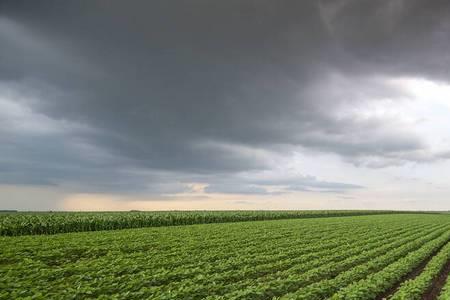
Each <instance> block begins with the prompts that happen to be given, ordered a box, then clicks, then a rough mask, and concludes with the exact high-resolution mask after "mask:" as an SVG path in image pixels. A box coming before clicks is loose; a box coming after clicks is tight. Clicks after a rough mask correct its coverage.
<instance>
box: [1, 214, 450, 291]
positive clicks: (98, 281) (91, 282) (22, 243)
mask: <svg viewBox="0 0 450 300" xmlns="http://www.w3.org/2000/svg"><path fill="white" fill-rule="evenodd" d="M283 213H284V214H285V215H283ZM295 213H297V215H296V217H294V215H295ZM335 213H336V214H337V215H339V216H338V217H332V216H331V212H319V211H316V212H310V215H307V213H306V212H191V213H188V212H178V213H174V214H173V215H172V216H171V215H170V213H168V212H160V213H159V214H160V218H161V219H159V220H166V221H164V222H165V223H162V224H156V225H151V224H150V223H145V222H144V223H145V226H159V227H152V228H138V229H124V230H119V231H118V230H105V229H108V227H107V226H112V227H111V228H126V227H127V226H125V225H120V226H119V225H114V224H130V223H127V222H131V221H130V220H134V219H133V218H137V217H136V216H143V215H146V214H147V215H148V216H150V215H152V214H153V215H158V213H141V212H130V213H100V214H97V213H83V214H80V215H77V214H76V213H67V214H66V213H59V214H55V215H57V216H58V218H56V219H48V218H49V216H50V214H45V213H42V214H31V213H28V214H21V213H19V214H17V215H15V214H4V215H1V216H0V218H2V219H1V220H2V230H3V231H2V232H3V233H6V234H9V235H12V232H13V230H14V228H16V229H17V228H21V229H17V230H18V231H17V235H22V236H3V237H0V255H1V256H0V265H1V267H0V299H16V298H30V299H31V298H36V299H52V298H57V299H85V298H88V299H92V298H100V299H384V298H386V299H450V283H449V282H447V276H448V273H449V271H450V215H448V214H407V213H402V214H400V213H392V212H375V213H376V214H377V215H364V212H361V211H359V212H353V214H354V215H351V214H350V212H349V211H346V212H339V213H340V214H338V212H335ZM381 213H382V214H381ZM183 214H185V218H187V219H185V220H190V221H185V224H192V223H214V222H231V221H233V220H234V221H246V222H234V223H216V224H197V225H189V226H164V225H180V224H179V222H181V221H179V220H180V218H181V219H182V217H181V216H182V215H183ZM301 214H304V215H303V216H301ZM366 214H367V212H366ZM100 216H101V217H100ZM131 216H133V217H131ZM163 216H164V217H163ZM187 216H188V217H187ZM206 216H209V219H208V218H207V217H206ZM232 216H234V219H232ZM252 216H253V217H252ZM256 216H258V217H256ZM263 216H264V217H263ZM276 216H279V217H276ZM280 216H284V217H280ZM312 216H314V217H312ZM324 216H329V217H327V218H324ZM342 216H347V217H342ZM7 218H9V219H7ZM14 218H17V219H15V220H16V221H17V222H16V223H15V222H13V221H12V220H13V219H14ZM86 218H87V219H86ZM252 218H254V219H257V220H261V219H264V218H267V219H279V220H270V221H258V222H255V221H252V220H253V219H252ZM114 219H116V220H119V221H118V222H119V223H113V222H112V221H111V220H114ZM5 220H8V222H6V221H5ZM18 220H21V221H24V222H26V221H28V222H30V223H32V224H34V225H26V224H29V223H24V224H25V225H26V226H25V225H24V224H22V227H20V226H19V225H20V224H21V223H20V222H19V221H18ZM38 220H43V221H42V222H43V223H42V224H41V225H40V227H39V226H38V225H36V224H37V222H38ZM50 220H51V221H50ZM55 220H57V221H55ZM64 220H67V225H66V227H64V225H63V224H64ZM86 220H95V221H92V224H97V225H96V226H97V227H88V228H84V227H82V226H81V225H77V222H79V223H83V222H86ZM170 220H172V221H170ZM192 220H197V221H192ZM46 222H47V223H51V222H61V223H62V224H59V225H58V226H59V227H51V226H49V225H48V224H47V223H46ZM102 222H105V224H109V225H98V224H102ZM108 222H112V223H108ZM170 222H173V224H172V223H170ZM88 223H89V222H88ZM18 224H19V225H18ZM45 224H47V225H45ZM92 224H91V225H92ZM111 224H113V225H111ZM131 224H134V223H131ZM182 224H183V223H182ZM8 226H9V227H8ZM14 226H16V227H14ZM83 226H85V225H83ZM114 226H116V227H114ZM129 227H138V226H136V225H130V226H129ZM5 228H6V229H5ZM23 228H40V229H39V230H37V229H32V230H30V231H29V232H25V231H23V230H24V229H23ZM43 228H47V229H43ZM48 228H52V229H51V230H50V229H48ZM55 228H57V229H55ZM58 228H59V229H58ZM61 228H65V229H64V230H62V229H61ZM83 228H84V229H86V230H97V229H101V230H103V231H95V232H79V233H76V232H73V233H60V234H54V235H48V233H58V232H61V231H83V230H84V229H83ZM71 229H73V230H71ZM8 230H10V231H8ZM33 230H35V231H33ZM45 231H47V232H45ZM33 233H36V235H33ZM23 234H29V235H23ZM38 234H39V235H38ZM42 234H45V235H42Z"/></svg>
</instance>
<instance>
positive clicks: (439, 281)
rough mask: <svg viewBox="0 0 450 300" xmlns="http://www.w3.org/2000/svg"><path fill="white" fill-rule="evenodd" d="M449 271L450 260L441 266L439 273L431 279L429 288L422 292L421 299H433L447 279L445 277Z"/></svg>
mask: <svg viewBox="0 0 450 300" xmlns="http://www.w3.org/2000/svg"><path fill="white" fill-rule="evenodd" d="M449 273H450V260H449V261H447V263H446V264H445V265H444V267H443V268H442V270H441V272H440V273H439V275H438V276H437V277H436V278H435V279H434V280H433V283H432V284H431V286H430V288H429V289H428V290H427V291H426V292H425V294H423V296H422V300H435V299H437V297H438V296H439V294H440V293H441V290H442V288H443V287H444V285H445V282H446V281H447V277H448V275H449Z"/></svg>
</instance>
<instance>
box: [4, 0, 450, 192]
mask: <svg viewBox="0 0 450 300" xmlns="http://www.w3.org/2000/svg"><path fill="white" fill-rule="evenodd" d="M0 5H1V6H0V45H1V46H0V47H1V48H0V50H1V51H0V81H1V82H2V83H3V85H4V87H6V88H10V89H14V90H15V93H17V94H18V95H19V96H18V98H20V103H21V105H22V106H23V107H25V108H28V109H30V110H31V111H32V112H33V114H37V115H43V116H45V117H46V118H49V119H50V120H53V121H54V122H55V124H53V125H54V126H56V127H58V126H59V125H58V124H59V123H58V122H68V123H69V124H74V125H73V126H80V125H83V126H85V127H86V128H88V129H89V130H80V129H74V130H66V131H63V132H59V133H58V134H55V133H52V132H50V133H48V132H46V133H40V134H39V135H36V134H34V135H33V139H30V135H29V134H30V133H26V132H25V133H21V134H22V135H19V134H18V133H17V131H16V130H15V129H14V128H13V129H9V130H5V131H3V132H2V135H3V136H2V138H3V139H9V140H13V141H14V143H12V144H11V146H10V148H9V149H6V150H5V149H4V148H0V150H1V151H2V153H1V155H2V157H7V159H3V160H1V162H2V163H1V165H0V170H4V171H0V172H1V176H0V180H1V181H2V182H17V183H25V182H42V183H55V184H58V183H61V182H70V183H78V184H80V185H82V184H84V183H85V182H89V183H90V184H91V185H93V186H96V185H98V186H99V187H104V189H106V190H109V189H114V188H118V189H119V190H121V189H124V190H127V189H129V190H133V189H137V188H138V187H137V186H139V187H141V188H142V187H144V188H143V189H144V190H156V191H158V192H159V191H168V192H170V191H180V189H181V190H182V187H181V186H182V185H181V184H180V182H181V183H183V182H186V181H187V178H189V177H190V176H192V174H197V175H199V174H200V175H202V176H205V177H202V178H203V179H204V180H206V182H208V179H207V177H208V174H209V176H213V177H214V176H220V175H221V174H226V176H233V174H237V173H239V172H241V171H255V172H256V171H260V170H266V169H270V167H271V163H273V162H272V161H271V160H272V158H273V157H276V156H277V155H285V154H287V153H289V152H290V151H292V150H293V149H296V148H298V147H301V148H304V149H311V150H313V151H317V150H318V151H322V152H330V153H336V154H338V155H340V156H342V157H344V158H345V159H346V160H349V161H351V162H352V163H355V164H363V165H367V166H380V165H383V164H386V165H392V164H398V163H403V162H405V161H424V159H421V157H426V158H427V159H425V161H432V160H434V159H438V158H439V156H437V157H435V156H433V155H432V154H429V153H426V152H427V148H426V147H427V146H426V145H425V144H424V142H423V141H422V139H421V138H420V137H419V136H417V135H415V134H414V133H411V132H407V131H405V130H402V129H398V128H393V127H395V125H396V123H395V120H385V119H383V118H375V117H371V118H365V119H364V118H362V119H361V118H357V117H355V116H354V115H349V116H344V117H342V116H338V115H336V114H335V111H336V110H338V109H339V108H340V107H341V106H344V105H346V106H349V105H350V106H351V105H353V103H356V102H358V103H359V102H361V101H369V100H367V99H366V98H370V99H371V98H374V99H375V98H379V97H381V96H383V95H393V94H394V95H398V96H399V97H401V92H400V91H396V90H394V89H392V87H389V86H386V85H384V84H382V83H379V82H375V81H374V80H373V79H371V78H372V77H373V76H375V77H376V76H383V75H386V76H388V75H389V76H392V75H405V74H407V75H411V76H426V77H429V78H435V79H440V80H447V79H448V77H447V75H448V74H447V72H448V68H447V67H446V66H447V65H448V63H449V61H448V60H449V59H450V58H449V55H448V54H447V52H448V51H447V49H448V46H450V45H449V44H450V42H449V40H448V37H447V35H446V33H448V32H449V31H448V29H449V27H448V26H449V23H448V21H447V20H448V18H447V16H448V12H449V7H450V5H448V4H446V2H445V1H351V0H350V1H284V2H275V1H219V2H211V1H176V2H173V1H133V2H132V3H129V2H123V1H74V2H62V1H33V2H31V1H17V0H16V1H2V3H1V4H0ZM330 74H331V75H330ZM332 74H337V75H336V76H334V77H333V75H332ZM362 75H364V76H365V75H367V78H365V77H364V76H362ZM336 78H338V80H336ZM339 78H341V79H339ZM342 87H344V88H342ZM6 88H5V89H6ZM0 96H1V94H0ZM0 104H1V102H0ZM6 115H7V113H4V115H2V114H0V116H3V117H4V116H6ZM14 118H15V117H14V116H13V117H10V119H9V120H10V121H11V120H13V119H14ZM0 124H1V122H0ZM8 124H9V123H8ZM27 134H28V135H27ZM80 140H81V141H82V144H83V145H87V146H86V147H85V148H82V149H79V148H78V149H75V150H70V146H72V145H73V144H77V145H79V144H80V143H79V141H80ZM74 141H75V142H74ZM93 149H98V150H99V154H98V156H97V157H96V158H95V159H87V158H86V157H85V156H86V155H88V156H89V153H90V152H92V151H94V150H93ZM80 153H81V154H85V155H84V156H83V155H81V154H80ZM418 153H419V154H421V155H419V154H418ZM423 153H425V154H423ZM80 156H81V157H80ZM103 157H107V159H105V162H103V163H101V162H102V158H103ZM367 157H369V158H373V160H374V161H375V163H374V162H373V161H372V160H370V161H369V162H367V161H366V158H367ZM24 162H26V164H25V163H24ZM12 169H14V170H15V171H14V172H12V173H11V171H5V170H12ZM136 169H138V170H140V172H143V173H145V174H147V173H152V175H148V174H147V175H143V174H141V173H139V172H137V173H133V172H131V173H132V174H130V173H129V172H128V173H127V172H126V171H128V170H136ZM124 170H125V171H124ZM158 172H159V173H158ZM161 172H167V174H169V175H167V177H165V176H162V178H159V179H158V175H157V174H160V173H161ZM155 174H156V175H155ZM165 174H166V173H165ZM126 176H128V177H127V178H128V179H125V178H126ZM138 178H139V179H138ZM170 181H172V182H175V183H174V184H173V186H172V185H169V187H168V188H166V187H165V184H164V182H170ZM133 182H134V183H133ZM154 182H156V183H154ZM152 183H154V184H152ZM265 184H266V185H268V186H269V185H276V184H273V183H272V184H271V183H265ZM336 184H337V185H338V183H336ZM309 185H310V184H309ZM309 185H308V184H306V185H305V184H301V183H300V185H299V186H301V187H303V188H310V187H311V186H309ZM161 186H163V187H162V188H161ZM292 186H293V187H294V186H295V185H292ZM244 188H245V187H242V188H241V187H235V188H234V189H235V190H240V191H241V192H244ZM327 188H329V189H333V190H334V189H336V187H333V185H332V186H329V187H327ZM345 188H348V189H351V188H352V186H345V184H344V185H343V186H342V189H345ZM209 189H210V190H211V191H212V190H215V191H219V190H220V191H226V190H231V188H230V186H229V185H223V184H222V185H219V184H217V185H216V187H215V186H214V185H211V186H210V187H209ZM248 190H249V191H250V192H252V191H253V192H254V193H259V192H264V189H261V187H259V186H257V187H253V186H252V185H250V188H249V189H248Z"/></svg>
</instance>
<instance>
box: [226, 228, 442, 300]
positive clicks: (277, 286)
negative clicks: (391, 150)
mask: <svg viewBox="0 0 450 300" xmlns="http://www.w3.org/2000/svg"><path fill="white" fill-rule="evenodd" d="M447 228H448V227H447ZM447 228H445V229H440V230H434V231H432V232H431V233H428V234H425V235H424V234H423V233H422V234H418V235H415V236H413V237H412V238H411V237H407V238H399V239H398V240H397V241H395V242H394V243H392V244H387V245H384V246H381V247H378V248H373V249H370V250H367V251H362V252H361V253H359V254H356V255H349V256H345V255H344V256H343V257H342V260H339V261H336V262H331V263H325V264H322V265H321V266H319V267H317V268H314V269H312V270H310V271H307V272H304V273H303V272H301V270H298V271H296V272H290V273H289V274H284V276H282V277H280V278H282V279H279V280H276V278H274V280H270V281H268V282H262V283H260V284H259V285H255V286H253V287H251V288H249V289H248V292H249V294H248V296H250V297H251V298H253V299H268V298H272V297H279V296H282V295H283V294H285V293H290V294H288V295H287V296H286V299H323V298H325V297H328V296H330V295H331V294H332V293H333V292H335V289H336V288H337V287H339V286H342V285H343V284H350V283H351V282H353V281H354V280H357V276H356V275H359V276H363V275H364V274H366V273H364V272H370V273H371V272H374V271H376V270H377V268H381V267H382V266H383V264H384V263H389V262H390V260H392V259H396V258H398V257H401V256H402V255H404V254H405V253H408V252H409V251H411V250H413V249H415V248H417V247H419V246H421V245H422V244H423V243H426V242H428V241H430V240H432V239H435V238H436V237H438V236H439V235H441V234H442V233H443V232H444V231H446V230H447ZM422 235H423V236H422ZM370 273H368V274H370ZM229 296H232V297H229ZM242 296H243V293H242V292H239V295H238V293H237V292H235V293H234V295H233V294H230V295H225V297H224V299H235V298H240V297H242ZM250 297H249V298H250Z"/></svg>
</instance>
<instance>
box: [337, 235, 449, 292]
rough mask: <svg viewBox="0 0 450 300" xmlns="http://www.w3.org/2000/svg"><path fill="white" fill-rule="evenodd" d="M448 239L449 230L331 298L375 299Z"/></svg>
mask: <svg viewBox="0 0 450 300" xmlns="http://www.w3.org/2000/svg"><path fill="white" fill-rule="evenodd" d="M449 239H450V232H446V233H445V234H443V235H442V236H440V237H439V238H438V239H436V240H433V241H432V242H430V243H428V244H426V245H424V246H423V247H421V248H420V249H419V250H417V251H414V252H412V253H410V254H408V255H407V256H405V257H403V258H401V259H399V260H397V261H395V262H394V263H392V264H391V265H389V266H388V267H386V268H385V269H383V270H382V271H380V272H378V273H374V274H370V275H369V276H368V277H367V278H366V279H363V280H361V281H359V282H357V283H354V284H352V285H350V286H348V287H346V288H344V289H342V290H340V291H339V292H338V293H337V294H335V295H334V296H333V299H375V298H376V297H377V295H378V294H380V293H382V292H384V291H385V290H387V289H388V288H389V287H391V286H392V285H394V284H395V283H396V282H398V281H399V280H400V279H401V278H402V277H403V276H405V275H406V274H408V273H409V272H410V271H412V270H413V269H414V268H415V267H417V266H418V265H419V264H420V263H421V262H422V261H423V260H424V259H426V258H427V257H429V256H430V255H431V254H432V253H433V252H434V251H436V249H439V248H440V247H442V245H443V244H445V243H447V242H448V240H449Z"/></svg>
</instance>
